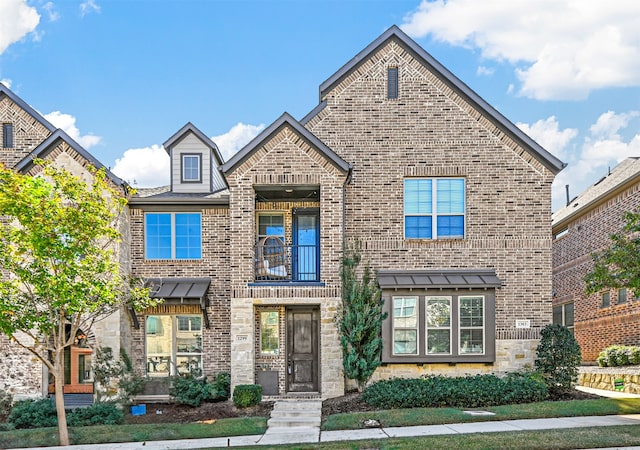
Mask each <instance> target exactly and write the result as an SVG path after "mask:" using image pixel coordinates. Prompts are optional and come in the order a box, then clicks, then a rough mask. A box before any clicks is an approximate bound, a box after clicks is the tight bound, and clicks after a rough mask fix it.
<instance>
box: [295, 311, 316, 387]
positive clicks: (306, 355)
mask: <svg viewBox="0 0 640 450" xmlns="http://www.w3.org/2000/svg"><path fill="white" fill-rule="evenodd" d="M319 319H320V312H319V310H318V308H290V309H287V390H288V391H290V392H318V323H319Z"/></svg>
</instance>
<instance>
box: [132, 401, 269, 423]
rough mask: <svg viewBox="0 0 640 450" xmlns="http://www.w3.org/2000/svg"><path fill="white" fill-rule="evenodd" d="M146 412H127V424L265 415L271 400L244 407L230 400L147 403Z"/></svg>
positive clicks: (197, 420) (195, 421) (199, 420)
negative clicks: (180, 403) (196, 403)
mask: <svg viewBox="0 0 640 450" xmlns="http://www.w3.org/2000/svg"><path fill="white" fill-rule="evenodd" d="M146 406H147V413H146V414H144V415H140V416H132V415H131V413H130V412H128V413H127V415H126V417H125V421H126V423H128V424H140V423H197V422H204V423H207V422H208V421H211V420H217V419H228V418H233V417H266V418H269V416H270V415H271V409H272V408H273V402H262V403H260V404H258V405H256V406H249V407H246V408H238V407H236V406H235V405H234V404H233V402H232V401H231V400H227V401H224V402H216V403H203V404H201V405H200V406H196V407H194V406H188V405H178V404H176V403H147V404H146Z"/></svg>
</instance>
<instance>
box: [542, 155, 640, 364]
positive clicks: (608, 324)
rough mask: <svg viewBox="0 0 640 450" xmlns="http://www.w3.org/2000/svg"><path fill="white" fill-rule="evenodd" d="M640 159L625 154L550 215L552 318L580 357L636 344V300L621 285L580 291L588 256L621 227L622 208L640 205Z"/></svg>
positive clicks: (639, 341)
mask: <svg viewBox="0 0 640 450" xmlns="http://www.w3.org/2000/svg"><path fill="white" fill-rule="evenodd" d="M639 192H640V159H639V158H627V159H625V160H624V161H622V162H621V163H620V164H619V165H618V166H616V167H615V168H614V169H613V170H611V171H610V173H609V174H607V175H606V176H605V177H603V178H601V179H600V180H599V181H598V182H596V183H595V184H594V185H593V186H591V187H589V188H588V189H586V190H585V191H584V192H582V193H581V194H580V195H578V196H577V197H576V198H575V199H573V200H571V201H570V202H568V204H567V205H566V206H565V207H564V208H561V209H559V210H558V211H556V212H555V213H554V214H553V222H552V231H553V237H554V240H553V296H554V297H553V321H554V323H560V324H563V325H566V326H568V327H570V328H572V329H573V332H574V335H575V337H576V339H577V341H578V343H579V344H580V347H581V348H582V359H583V360H584V361H585V362H595V361H596V358H597V357H598V353H599V352H600V351H602V350H604V349H605V348H606V347H608V346H610V345H615V344H622V345H640V329H639V328H638V325H637V324H638V320H639V319H640V302H638V301H637V300H638V299H636V298H633V293H632V292H631V291H628V290H626V289H618V290H605V291H602V292H600V293H596V294H592V295H587V294H585V288H586V285H585V282H584V277H585V276H586V275H587V274H588V273H589V272H591V270H592V269H593V259H592V257H591V255H592V254H593V253H595V252H598V251H602V250H604V249H605V248H607V247H608V246H609V245H610V240H609V236H610V235H611V234H613V233H617V232H620V231H621V230H622V227H623V225H624V220H623V213H625V212H627V211H634V212H637V211H638V208H639V207H640V195H639Z"/></svg>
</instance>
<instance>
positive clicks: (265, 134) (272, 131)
mask: <svg viewBox="0 0 640 450" xmlns="http://www.w3.org/2000/svg"><path fill="white" fill-rule="evenodd" d="M285 126H288V127H290V128H291V129H293V131H294V132H295V133H297V134H298V135H299V136H301V137H302V138H303V139H305V140H306V141H307V142H308V143H309V144H310V145H311V146H313V147H314V148H315V149H316V150H318V151H319V152H320V153H322V154H323V155H324V157H325V158H327V160H329V161H330V162H331V163H332V164H333V165H334V166H336V167H337V168H338V169H340V170H341V171H342V172H344V173H348V172H349V171H350V170H351V165H350V164H349V163H348V162H346V161H345V160H344V159H342V158H340V157H339V156H338V155H337V154H336V153H335V152H334V151H333V150H331V149H330V148H329V147H327V146H326V145H325V144H324V143H323V142H322V141H321V140H320V139H318V138H317V137H316V136H315V135H314V134H313V133H311V132H310V131H309V130H307V129H306V128H305V127H303V126H302V125H301V124H300V122H298V121H297V120H296V119H294V118H293V117H291V115H290V114H289V113H286V112H285V113H284V114H282V115H281V116H280V117H279V118H278V119H277V120H276V121H275V122H273V123H272V124H271V125H269V126H268V127H267V128H266V129H264V130H263V131H262V133H260V134H259V135H258V136H256V137H255V138H254V139H253V140H252V141H251V142H249V143H248V144H247V145H245V146H244V147H243V148H242V149H240V150H239V151H238V152H237V153H236V154H235V155H233V156H232V157H231V159H229V161H227V162H226V163H225V164H223V165H222V172H223V173H225V174H229V173H231V172H233V171H234V170H235V168H236V167H238V166H239V165H240V164H242V163H243V162H244V161H246V160H247V159H248V158H249V157H251V155H253V153H254V152H255V151H257V150H258V148H260V147H261V146H262V144H263V143H264V142H266V141H268V140H269V139H270V138H271V137H272V136H274V135H276V134H277V133H278V132H279V131H280V130H281V129H282V128H283V127H285Z"/></svg>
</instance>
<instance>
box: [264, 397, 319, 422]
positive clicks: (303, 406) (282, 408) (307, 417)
mask: <svg viewBox="0 0 640 450" xmlns="http://www.w3.org/2000/svg"><path fill="white" fill-rule="evenodd" d="M321 417H322V401H321V400H278V401H277V402H276V403H275V405H273V410H272V411H271V418H270V419H269V420H268V421H267V427H268V428H293V427H319V426H320V420H321Z"/></svg>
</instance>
